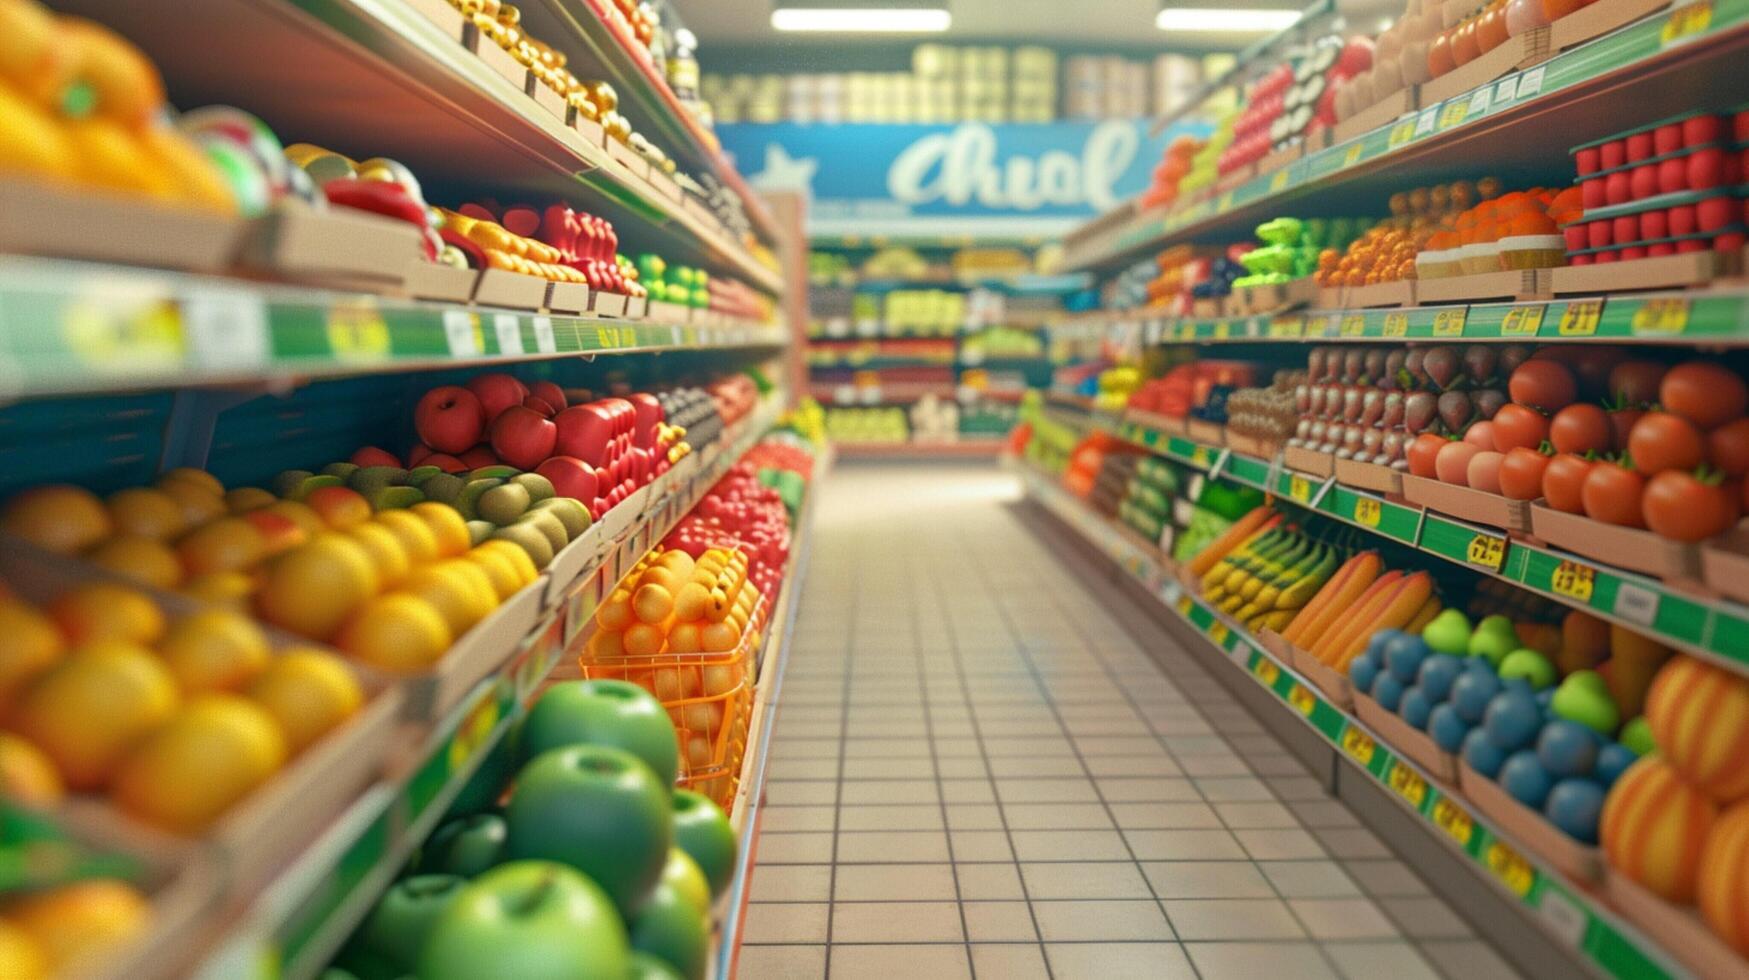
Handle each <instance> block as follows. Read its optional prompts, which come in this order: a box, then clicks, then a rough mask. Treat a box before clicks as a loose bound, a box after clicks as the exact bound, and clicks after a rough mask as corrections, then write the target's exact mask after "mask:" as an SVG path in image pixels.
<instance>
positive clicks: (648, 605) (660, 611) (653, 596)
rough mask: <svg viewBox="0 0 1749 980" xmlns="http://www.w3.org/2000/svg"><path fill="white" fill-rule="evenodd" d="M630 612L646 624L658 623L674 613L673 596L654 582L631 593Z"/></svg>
mask: <svg viewBox="0 0 1749 980" xmlns="http://www.w3.org/2000/svg"><path fill="white" fill-rule="evenodd" d="M632 612H633V613H634V614H636V615H637V617H638V619H640V620H642V621H644V622H646V623H651V624H655V623H660V622H662V621H664V620H666V619H667V618H668V617H669V616H670V615H672V614H673V613H674V594H673V593H671V592H669V591H668V590H667V589H666V588H664V587H662V586H660V585H657V584H655V583H654V582H651V583H648V584H646V585H640V586H638V591H636V592H633V593H632Z"/></svg>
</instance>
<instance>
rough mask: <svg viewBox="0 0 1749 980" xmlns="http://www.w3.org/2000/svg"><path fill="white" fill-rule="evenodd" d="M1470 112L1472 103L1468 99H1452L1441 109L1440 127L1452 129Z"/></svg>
mask: <svg viewBox="0 0 1749 980" xmlns="http://www.w3.org/2000/svg"><path fill="white" fill-rule="evenodd" d="M1469 113H1470V103H1469V100H1468V99H1452V100H1451V101H1449V102H1447V103H1446V104H1445V107H1444V108H1442V109H1440V110H1439V128H1440V129H1450V128H1451V127H1453V126H1456V125H1457V124H1459V123H1461V122H1463V121H1464V117H1465V116H1468V115H1469Z"/></svg>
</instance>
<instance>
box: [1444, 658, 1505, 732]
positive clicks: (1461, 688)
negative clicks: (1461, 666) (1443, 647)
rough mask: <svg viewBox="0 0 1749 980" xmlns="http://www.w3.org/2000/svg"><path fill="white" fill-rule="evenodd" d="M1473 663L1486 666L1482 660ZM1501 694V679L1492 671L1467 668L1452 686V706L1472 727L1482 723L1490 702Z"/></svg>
mask: <svg viewBox="0 0 1749 980" xmlns="http://www.w3.org/2000/svg"><path fill="white" fill-rule="evenodd" d="M1471 663H1480V664H1484V665H1485V664H1486V663H1487V662H1486V661H1484V660H1481V659H1479V658H1478V659H1477V660H1475V661H1472V662H1471ZM1499 693H1500V678H1498V677H1496V676H1494V672H1493V671H1492V670H1477V669H1476V668H1475V667H1473V666H1470V667H1466V668H1465V670H1464V672H1463V674H1461V675H1460V676H1459V677H1458V679H1457V680H1455V681H1453V682H1452V685H1451V706H1452V707H1453V708H1456V709H1457V713H1458V717H1459V718H1462V719H1463V720H1465V721H1467V722H1469V723H1470V724H1472V725H1479V724H1481V723H1482V716H1483V714H1485V713H1486V712H1487V710H1488V702H1490V701H1492V700H1494V695H1496V694H1499Z"/></svg>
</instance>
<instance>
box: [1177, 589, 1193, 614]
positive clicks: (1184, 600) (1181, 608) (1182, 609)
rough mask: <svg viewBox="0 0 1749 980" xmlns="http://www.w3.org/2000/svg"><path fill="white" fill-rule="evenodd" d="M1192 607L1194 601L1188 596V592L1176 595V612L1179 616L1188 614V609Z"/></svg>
mask: <svg viewBox="0 0 1749 980" xmlns="http://www.w3.org/2000/svg"><path fill="white" fill-rule="evenodd" d="M1194 608H1196V602H1195V601H1194V600H1192V599H1191V598H1190V595H1189V593H1186V594H1184V595H1181V596H1179V597H1178V614H1179V615H1180V616H1188V615H1190V611H1191V610H1192V609H1194Z"/></svg>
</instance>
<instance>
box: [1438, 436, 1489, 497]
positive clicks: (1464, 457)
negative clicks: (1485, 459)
mask: <svg viewBox="0 0 1749 980" xmlns="http://www.w3.org/2000/svg"><path fill="white" fill-rule="evenodd" d="M1481 451H1482V447H1480V446H1478V445H1476V444H1475V443H1473V442H1448V443H1446V444H1445V445H1444V446H1442V447H1440V450H1439V457H1438V458H1437V459H1435V460H1434V470H1435V471H1436V473H1437V475H1438V476H1439V482H1441V483H1455V484H1457V485H1458V486H1460V487H1467V486H1469V485H1470V484H1469V478H1470V460H1471V458H1473V457H1474V456H1475V455H1476V454H1477V453H1479V452H1481Z"/></svg>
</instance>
